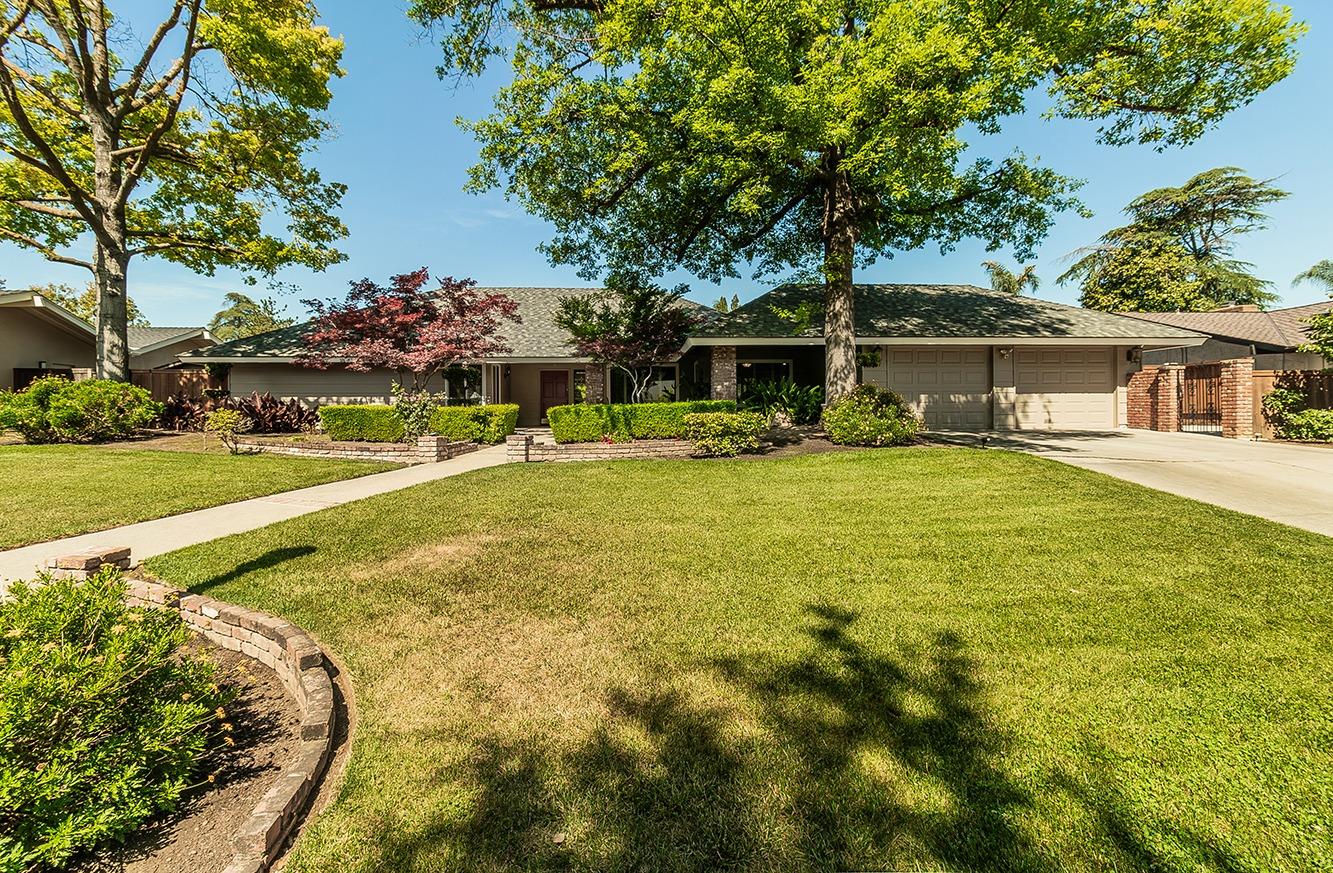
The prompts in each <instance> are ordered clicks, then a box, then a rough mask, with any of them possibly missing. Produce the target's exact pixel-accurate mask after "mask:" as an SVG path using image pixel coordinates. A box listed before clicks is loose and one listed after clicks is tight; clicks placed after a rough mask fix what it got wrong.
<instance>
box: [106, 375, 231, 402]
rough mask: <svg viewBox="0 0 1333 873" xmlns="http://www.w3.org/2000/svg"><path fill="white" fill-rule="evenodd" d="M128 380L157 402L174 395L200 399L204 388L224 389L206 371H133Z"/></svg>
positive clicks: (222, 384)
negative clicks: (149, 393)
mask: <svg viewBox="0 0 1333 873" xmlns="http://www.w3.org/2000/svg"><path fill="white" fill-rule="evenodd" d="M130 379H131V381H133V382H134V384H135V385H138V386H139V387H140V388H146V389H148V390H149V391H150V392H152V395H153V399H154V400H159V401H161V400H166V399H167V398H169V397H172V396H174V395H176V394H184V395H185V396H186V397H202V396H203V393H204V389H206V388H224V387H226V386H225V383H224V382H222V381H219V380H216V379H213V378H211V377H210V376H209V375H208V371H207V370H135V371H134V372H132V373H131V374H130Z"/></svg>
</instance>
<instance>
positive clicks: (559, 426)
mask: <svg viewBox="0 0 1333 873" xmlns="http://www.w3.org/2000/svg"><path fill="white" fill-rule="evenodd" d="M735 411H736V403H735V401H733V400H687V401H682V402H679V403H595V404H594V403H576V404H574V405H572V406H552V407H551V408H550V409H548V410H547V412H546V416H547V419H548V420H549V421H550V422H551V434H552V435H553V436H554V437H555V441H556V442H558V443H595V442H600V441H601V440H602V439H604V438H608V437H609V438H610V439H612V440H616V441H618V442H626V441H629V440H666V439H681V438H683V437H684V436H685V416H687V415H690V414H691V413H697V412H735Z"/></svg>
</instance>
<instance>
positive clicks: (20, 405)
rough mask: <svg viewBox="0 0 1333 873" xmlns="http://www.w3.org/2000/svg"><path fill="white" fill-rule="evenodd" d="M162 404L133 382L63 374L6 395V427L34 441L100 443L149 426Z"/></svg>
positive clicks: (0, 416) (1, 398)
mask: <svg viewBox="0 0 1333 873" xmlns="http://www.w3.org/2000/svg"><path fill="white" fill-rule="evenodd" d="M161 410H162V405H161V404H159V403H155V402H153V397H152V395H151V394H149V393H148V392H147V391H145V390H144V389H142V388H140V387H138V386H136V385H130V384H129V383H127V382H114V381H111V380H109V379H88V380H85V381H82V382H71V381H69V380H68V379H63V378H60V377H58V376H46V377H43V378H41V379H38V380H36V381H35V382H33V383H32V384H31V385H29V386H28V387H27V388H26V389H25V390H23V391H20V392H17V393H14V392H8V393H5V394H3V395H0V430H3V429H11V430H16V431H18V432H19V434H20V435H21V436H22V437H23V439H24V441H25V442H30V443H97V442H106V441H108V440H114V439H124V438H125V437H128V436H132V435H133V434H134V433H135V432H136V431H138V430H139V429H140V428H144V427H147V426H148V425H150V424H151V423H152V422H153V420H154V419H156V418H157V416H158V413H159V412H161Z"/></svg>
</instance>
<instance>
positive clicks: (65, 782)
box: [0, 568, 231, 871]
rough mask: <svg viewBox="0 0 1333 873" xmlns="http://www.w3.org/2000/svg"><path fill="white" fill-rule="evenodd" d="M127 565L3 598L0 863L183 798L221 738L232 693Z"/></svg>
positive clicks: (50, 858)
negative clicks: (130, 584) (134, 604)
mask: <svg viewBox="0 0 1333 873" xmlns="http://www.w3.org/2000/svg"><path fill="white" fill-rule="evenodd" d="M124 593H125V583H124V581H123V580H122V579H121V577H120V574H119V572H117V571H115V570H112V569H110V568H107V569H104V570H103V571H101V572H100V573H98V574H97V575H95V576H94V577H93V578H91V579H89V580H87V581H85V582H76V581H73V580H68V579H52V580H39V582H37V583H33V584H30V585H24V584H18V585H15V586H14V587H12V588H11V589H10V598H9V599H7V600H5V601H3V602H0V870H4V871H28V870H35V869H47V868H52V867H61V866H63V865H64V864H65V863H66V862H68V861H69V859H70V858H71V857H73V856H74V855H76V854H78V853H80V852H84V851H87V850H90V849H95V848H98V847H100V846H105V845H108V844H110V843H114V842H119V841H122V840H124V838H125V837H126V836H128V835H129V834H130V833H131V832H132V831H134V830H135V829H136V828H138V827H139V826H141V825H143V824H144V823H146V822H147V821H149V820H150V819H152V818H154V817H155V816H158V815H160V814H162V813H164V812H168V811H170V810H172V809H174V808H175V807H176V806H177V804H178V803H179V802H180V799H181V795H182V794H183V793H184V792H185V791H186V789H187V788H189V787H190V786H191V785H193V784H196V783H197V782H199V781H200V780H201V779H203V778H205V774H204V772H203V771H204V770H205V768H206V767H207V766H208V765H209V763H210V761H209V757H210V756H211V755H212V754H213V752H214V750H215V749H217V748H219V747H220V746H222V745H223V743H224V742H225V741H224V739H223V738H224V737H225V736H226V733H227V731H228V730H229V726H228V725H226V723H225V717H226V710H225V708H224V707H226V706H227V705H228V704H229V703H230V699H231V698H230V696H229V694H228V693H227V692H226V691H225V690H223V689H222V688H220V687H219V685H218V683H217V681H216V677H215V668H214V665H213V664H212V662H210V661H208V660H206V659H205V658H204V657H202V656H200V655H192V654H188V653H185V652H182V651H181V646H182V644H183V643H185V641H186V640H187V639H188V638H189V635H190V634H189V630H188V628H187V627H186V626H185V624H184V622H182V621H181V619H180V616H179V615H177V614H176V613H174V612H170V611H167V610H161V609H137V608H131V607H127V606H126V605H125V604H124V601H123V597H124Z"/></svg>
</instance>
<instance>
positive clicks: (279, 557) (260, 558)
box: [190, 545, 319, 594]
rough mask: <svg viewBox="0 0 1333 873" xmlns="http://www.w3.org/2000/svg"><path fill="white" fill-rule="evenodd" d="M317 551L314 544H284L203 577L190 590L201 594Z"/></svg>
mask: <svg viewBox="0 0 1333 873" xmlns="http://www.w3.org/2000/svg"><path fill="white" fill-rule="evenodd" d="M317 551H319V550H318V549H316V548H315V547H314V546H308V545H307V546H284V547H282V548H280V549H269V550H268V551H267V552H264V553H263V554H262V555H257V556H256V557H253V558H251V559H250V560H248V561H242V562H241V563H239V564H237V565H236V566H235V567H233V568H232V569H231V570H228V571H227V572H226V573H220V574H218V575H217V576H213V577H212V578H210V579H205V580H204V581H203V582H200V583H199V584H198V585H193V586H191V587H190V590H191V591H193V592H195V593H196V594H203V593H204V592H206V591H208V590H209V589H211V588H216V587H218V586H219V585H225V584H227V583H228V582H231V581H233V580H235V579H239V578H241V577H242V576H245V575H246V574H248V573H255V572H258V571H260V570H268V569H270V568H271V567H276V566H278V565H279V564H284V563H286V562H287V561H294V560H296V559H297V558H303V557H305V556H306V555H313V554H314V553H315V552H317Z"/></svg>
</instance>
